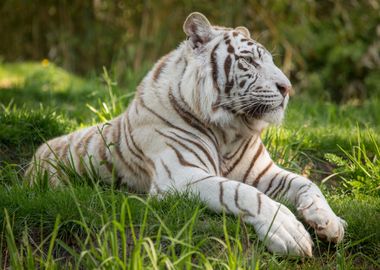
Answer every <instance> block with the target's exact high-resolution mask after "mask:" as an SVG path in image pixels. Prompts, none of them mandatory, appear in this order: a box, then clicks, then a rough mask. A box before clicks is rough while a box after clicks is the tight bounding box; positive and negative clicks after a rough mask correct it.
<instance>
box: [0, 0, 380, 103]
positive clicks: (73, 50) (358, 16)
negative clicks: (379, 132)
mask: <svg viewBox="0 0 380 270" xmlns="http://www.w3.org/2000/svg"><path fill="white" fill-rule="evenodd" d="M226 7H228V8H226ZM193 11H201V12H203V13H205V14H206V15H207V16H208V17H209V18H210V21H211V22H213V23H215V24H217V25H226V26H238V25H245V26H247V27H248V28H249V29H250V30H251V31H252V32H253V37H254V38H255V39H257V40H258V41H259V42H261V43H263V44H264V45H265V46H266V47H267V48H268V49H269V50H271V51H273V53H274V54H275V55H276V56H277V57H276V59H275V60H276V62H277V63H278V64H279V65H281V66H282V69H283V70H284V71H285V73H286V74H287V75H289V76H290V78H291V81H292V82H293V84H294V85H295V88H296V89H297V90H299V91H301V92H307V93H308V94H309V95H311V96H312V97H314V98H318V99H320V98H321V97H324V98H325V99H326V100H333V101H338V102H341V101H343V102H345V101H348V100H361V101H362V100H364V99H365V98H367V97H373V96H379V95H380V58H379V51H380V43H379V37H380V28H379V23H380V19H379V16H378V14H379V12H380V5H379V3H378V2H377V1H373V0H362V1H356V0H338V1H317V0H310V1H288V0H280V1H278V0H269V1H263V0H254V1H248V0H238V1H236V0H217V1H209V2H207V1H206V2H205V1H199V0H196V1H188V0H181V1H177V0H167V1H151V0H149V1H143V2H142V1H136V0H133V1H126V0H122V1H111V0H100V1H93V2H91V1H89V2H87V1H74V2H65V1H63V2H56V1H48V2H46V1H42V0H37V1H27V2H25V1H23V0H6V1H3V3H2V4H1V5H0V18H1V20H0V36H2V37H5V38H4V39H2V42H1V43H0V51H1V52H2V54H1V57H3V58H4V59H5V60H6V61H15V60H19V59H32V60H37V61H41V60H42V59H44V58H48V59H49V60H50V61H53V62H54V63H56V64H58V65H59V66H63V67H64V68H66V69H68V70H71V71H74V72H80V73H82V74H83V73H85V74H88V73H91V72H92V71H93V70H96V71H97V72H98V73H99V72H101V68H102V67H103V66H106V67H107V68H108V69H109V70H112V72H113V73H114V74H115V76H116V80H117V81H118V82H119V83H122V84H123V85H129V83H130V81H129V79H130V77H129V76H128V72H129V70H131V68H132V69H134V70H144V69H145V67H146V66H147V65H148V66H149V65H150V63H153V62H155V61H157V59H159V58H160V57H161V56H162V55H164V54H166V53H167V52H168V51H169V50H172V49H174V48H175V47H176V46H177V45H178V43H179V42H180V41H182V40H184V39H185V36H184V33H183V32H182V24H183V22H184V19H185V18H186V16H187V15H188V14H189V13H190V12H193ZM9 14H12V16H9ZM31 26H33V31H32V30H31ZM273 48H274V49H273Z"/></svg>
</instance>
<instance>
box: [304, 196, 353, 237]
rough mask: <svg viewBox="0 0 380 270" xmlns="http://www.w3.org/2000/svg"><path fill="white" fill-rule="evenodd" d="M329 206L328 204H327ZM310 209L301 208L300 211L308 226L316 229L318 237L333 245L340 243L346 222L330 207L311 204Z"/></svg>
mask: <svg viewBox="0 0 380 270" xmlns="http://www.w3.org/2000/svg"><path fill="white" fill-rule="evenodd" d="M326 204H327V203H326ZM311 205H312V206H310V207H303V208H302V207H300V208H298V210H299V211H300V213H301V215H302V216H303V218H304V220H305V221H306V223H307V224H309V225H310V226H311V227H312V228H314V229H315V232H316V233H317V235H318V237H319V238H321V239H323V240H326V241H328V242H332V243H340V242H341V241H342V240H343V238H344V230H345V228H346V227H347V223H346V221H344V220H343V219H341V218H340V217H338V216H336V215H335V214H334V212H333V211H332V210H331V209H330V207H328V206H327V207H321V205H319V207H318V204H314V203H312V204H311Z"/></svg>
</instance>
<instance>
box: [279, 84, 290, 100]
mask: <svg viewBox="0 0 380 270" xmlns="http://www.w3.org/2000/svg"><path fill="white" fill-rule="evenodd" d="M276 86H277V89H278V91H280V93H281V95H282V96H283V97H286V95H287V94H289V92H290V90H291V89H292V86H291V85H290V84H284V83H276Z"/></svg>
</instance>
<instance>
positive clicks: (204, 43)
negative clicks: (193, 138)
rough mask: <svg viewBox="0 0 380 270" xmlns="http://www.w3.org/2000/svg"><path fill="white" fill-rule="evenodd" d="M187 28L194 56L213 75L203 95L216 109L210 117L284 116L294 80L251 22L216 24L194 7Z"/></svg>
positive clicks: (267, 118)
mask: <svg viewBox="0 0 380 270" xmlns="http://www.w3.org/2000/svg"><path fill="white" fill-rule="evenodd" d="M183 29H184V31H185V33H186V35H187V41H186V43H187V46H188V51H189V54H190V58H192V59H194V61H195V62H196V63H197V64H198V66H199V69H200V70H201V72H203V74H205V75H204V77H208V78H209V80H211V82H210V83H209V84H208V85H212V87H209V88H212V89H211V90H207V89H203V90H204V93H203V94H204V95H205V96H204V97H203V101H201V102H203V105H204V106H205V107H208V108H206V110H209V111H211V112H212V113H210V114H211V115H210V119H211V121H213V120H215V122H217V121H218V119H229V121H233V119H236V117H243V118H245V119H258V120H263V121H264V122H267V123H280V122H281V121H282V119H283V117H284V111H285V108H286V105H287V102H288V99H289V91H290V89H291V83H290V81H289V79H288V78H287V77H286V76H285V75H284V73H283V72H282V71H281V70H280V69H279V68H278V67H277V66H276V65H275V64H274V62H273V58H272V55H271V54H270V53H269V52H268V50H266V49H265V48H264V46H262V45H261V44H259V43H258V42H256V41H255V40H253V39H252V38H251V37H250V33H249V31H248V29H247V28H245V27H237V28H234V29H233V28H225V27H219V26H212V25H211V24H210V23H209V21H208V20H207V18H206V17H205V16H204V15H202V14H201V13H197V12H195V13H192V14H190V15H189V16H188V17H187V19H186V21H185V23H184V26H183ZM206 85H207V83H206ZM207 101H210V102H207Z"/></svg>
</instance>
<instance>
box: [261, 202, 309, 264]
mask: <svg viewBox="0 0 380 270" xmlns="http://www.w3.org/2000/svg"><path fill="white" fill-rule="evenodd" d="M258 220H259V222H258V223H256V226H255V228H256V232H257V234H258V236H259V238H260V240H262V241H264V243H265V245H266V246H267V248H268V250H269V251H271V252H273V253H276V254H280V255H296V256H308V257H312V256H313V255H312V247H313V241H312V239H311V237H310V235H309V233H308V232H307V231H306V229H305V227H304V226H303V225H302V223H301V222H299V221H298V220H297V219H296V217H295V216H294V215H293V213H292V212H291V211H290V210H289V209H288V208H287V207H286V206H284V205H281V204H278V203H276V204H273V205H272V206H271V207H268V209H266V210H264V211H263V214H262V215H261V217H259V218H258Z"/></svg>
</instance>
